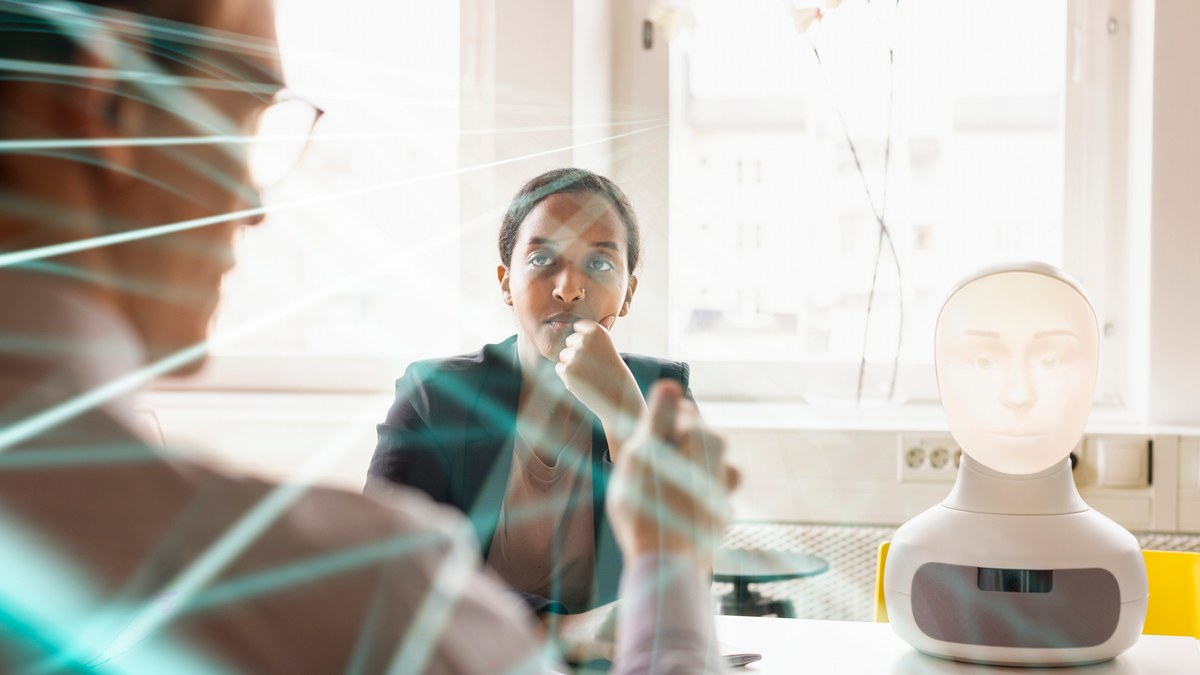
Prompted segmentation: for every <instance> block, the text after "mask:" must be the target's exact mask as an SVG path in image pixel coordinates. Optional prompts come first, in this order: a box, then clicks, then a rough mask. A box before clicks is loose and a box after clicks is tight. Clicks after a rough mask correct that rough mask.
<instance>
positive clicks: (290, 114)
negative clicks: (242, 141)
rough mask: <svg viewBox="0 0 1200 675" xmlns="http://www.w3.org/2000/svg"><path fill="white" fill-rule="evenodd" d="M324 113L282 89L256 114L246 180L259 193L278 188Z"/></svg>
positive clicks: (294, 165)
mask: <svg viewBox="0 0 1200 675" xmlns="http://www.w3.org/2000/svg"><path fill="white" fill-rule="evenodd" d="M323 114H325V111H324V110H321V109H320V108H318V107H317V106H315V105H313V104H312V103H309V102H308V101H305V100H304V99H301V98H298V97H296V96H293V95H292V94H291V93H289V92H288V91H287V90H286V89H283V90H280V91H279V92H278V93H276V94H275V97H274V101H273V102H272V103H271V104H270V105H269V106H267V107H266V109H264V110H263V111H262V113H260V114H259V117H258V126H257V129H256V130H255V133H254V138H253V140H251V141H250V150H249V157H248V162H249V166H250V180H251V181H252V182H253V183H254V186H255V187H256V188H258V189H260V190H265V189H267V188H270V187H273V186H275V185H278V184H279V183H280V182H282V181H283V179H284V178H287V177H288V175H289V174H291V173H292V171H294V170H295V169H296V167H297V166H299V165H300V160H301V159H302V158H303V157H304V151H305V150H307V149H308V144H309V141H310V140H311V139H312V133H313V129H314V128H315V127H316V125H317V120H319V119H320V118H321V115H323Z"/></svg>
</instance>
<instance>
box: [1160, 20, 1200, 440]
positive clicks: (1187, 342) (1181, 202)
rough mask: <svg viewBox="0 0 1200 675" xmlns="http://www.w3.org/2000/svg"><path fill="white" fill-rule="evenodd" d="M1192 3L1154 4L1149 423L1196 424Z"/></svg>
mask: <svg viewBox="0 0 1200 675" xmlns="http://www.w3.org/2000/svg"><path fill="white" fill-rule="evenodd" d="M1198 30H1200V2H1196V1H1195V0H1157V2H1156V3H1155V8H1154V110H1153V141H1152V143H1153V145H1152V153H1153V154H1152V159H1151V188H1150V223H1151V234H1150V318H1149V322H1150V324H1149V325H1150V345H1149V352H1148V353H1149V359H1150V364H1149V365H1150V367H1149V373H1150V384H1149V402H1148V412H1149V417H1150V420H1151V421H1153V422H1161V423H1167V424H1197V423H1200V215H1198V214H1200V208H1198V207H1200V203H1198V200H1197V197H1198V195H1200V75H1198V73H1200V39H1197V31H1198Z"/></svg>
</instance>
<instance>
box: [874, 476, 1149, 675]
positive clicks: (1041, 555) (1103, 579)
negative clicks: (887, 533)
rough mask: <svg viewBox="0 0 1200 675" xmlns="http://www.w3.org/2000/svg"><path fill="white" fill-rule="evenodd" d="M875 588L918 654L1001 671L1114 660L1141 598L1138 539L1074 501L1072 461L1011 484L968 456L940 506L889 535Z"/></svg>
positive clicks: (1138, 623)
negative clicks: (880, 579) (880, 581)
mask: <svg viewBox="0 0 1200 675" xmlns="http://www.w3.org/2000/svg"><path fill="white" fill-rule="evenodd" d="M1004 511H1008V512H1007V513H1006V512H1004ZM883 585H884V597H885V600H886V603H887V612H888V620H889V621H890V622H891V624H892V628H893V630H894V631H895V632H896V634H897V635H898V636H900V637H901V638H902V639H904V640H905V641H906V642H908V643H909V644H911V645H912V646H913V647H915V648H916V649H918V650H920V651H922V652H925V653H927V654H931V655H934V656H940V657H943V658H950V659H954V660H958V661H970V662H975V663H985V664H993V665H1006V666H1008V665H1016V666H1064V665H1080V664H1086V663H1094V662H1098V661H1104V660H1107V659H1111V658H1113V657H1115V656H1116V655H1118V654H1120V653H1121V652H1123V651H1125V650H1127V649H1129V648H1130V647H1131V646H1133V644H1134V643H1135V642H1136V641H1137V638H1138V636H1139V635H1140V634H1141V632H1142V626H1143V623H1144V622H1145V618H1146V604H1147V600H1148V597H1149V594H1148V589H1147V582H1146V567H1145V563H1144V561H1143V558H1142V554H1141V549H1140V547H1139V546H1138V543H1137V540H1136V539H1135V538H1134V537H1133V535H1132V534H1130V533H1129V532H1128V531H1126V530H1125V529H1124V528H1122V527H1121V526H1119V525H1117V524H1116V523H1114V522H1113V521H1111V520H1109V519H1108V518H1106V517H1105V516H1103V515H1101V514H1100V513H1097V512H1096V511H1094V510H1092V509H1090V508H1088V506H1087V505H1086V504H1085V503H1084V502H1083V501H1082V499H1080V498H1079V493H1078V491H1077V490H1076V489H1075V485H1074V480H1073V479H1072V476H1071V467H1070V462H1069V460H1063V461H1062V462H1061V463H1060V464H1058V465H1055V466H1054V467H1051V468H1050V469H1048V470H1046V471H1043V472H1039V473H1038V474H1034V475H1030V476H1013V475H1005V474H1000V473H998V472H994V471H991V470H989V469H988V468H987V467H985V466H983V465H981V464H979V463H978V462H975V461H973V460H971V459H970V457H969V456H968V455H964V456H963V465H962V467H960V471H959V478H958V481H956V483H955V487H954V490H953V492H952V493H951V495H950V496H949V497H948V498H947V499H946V501H944V502H943V503H941V504H939V505H937V506H935V507H933V508H932V509H929V510H928V511H926V512H924V513H922V514H921V515H919V516H917V517H916V518H913V519H912V520H910V521H909V522H908V523H906V524H905V525H904V526H903V527H901V528H900V529H899V530H898V531H897V532H896V535H895V537H894V539H893V540H892V543H891V546H890V548H889V550H888V557H887V564H886V566H885V568H884V579H883Z"/></svg>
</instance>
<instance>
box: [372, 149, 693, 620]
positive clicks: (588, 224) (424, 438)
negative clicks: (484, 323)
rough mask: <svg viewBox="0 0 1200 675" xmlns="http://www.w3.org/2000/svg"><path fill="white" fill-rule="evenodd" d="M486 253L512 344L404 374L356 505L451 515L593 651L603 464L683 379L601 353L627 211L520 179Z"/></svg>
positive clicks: (619, 307)
mask: <svg viewBox="0 0 1200 675" xmlns="http://www.w3.org/2000/svg"><path fill="white" fill-rule="evenodd" d="M499 249H500V262H501V264H500V265H499V267H498V268H497V279H498V280H499V282H500V290H501V296H502V298H503V300H504V302H505V303H506V304H508V305H509V306H511V307H512V308H513V311H514V314H515V316H516V319H517V324H518V331H517V334H516V335H514V336H512V337H510V338H509V339H507V340H505V341H503V342H500V343H498V344H489V345H486V346H484V347H483V348H482V349H481V350H479V351H477V352H474V353H471V354H465V355H462V356H454V357H449V358H443V359H432V360H428V361H420V362H417V363H414V364H412V365H411V366H409V368H408V370H407V371H406V372H405V374H404V376H403V377H402V378H401V379H400V380H399V381H398V382H397V384H396V401H395V403H394V404H393V405H392V408H391V410H390V411H389V412H388V415H387V419H386V420H385V422H384V423H383V424H380V425H379V427H378V429H379V443H378V446H377V447H376V449H375V455H374V457H373V458H372V460H371V465H370V469H369V471H368V479H367V487H366V491H367V492H368V493H370V492H373V491H382V490H386V489H388V486H390V485H391V484H397V483H398V484H403V485H408V486H411V487H416V488H419V489H421V490H424V491H425V492H426V493H428V494H429V496H430V497H432V498H433V499H434V500H435V501H438V502H442V503H446V504H452V505H454V506H456V507H458V508H459V509H461V510H462V511H463V512H464V513H466V514H467V515H468V516H470V519H471V522H472V524H473V525H474V527H475V530H476V532H477V534H478V536H479V540H480V544H481V547H482V548H481V550H482V551H483V552H484V554H485V557H486V558H487V564H488V565H489V566H490V567H492V568H493V569H495V570H496V572H497V573H499V574H500V576H501V577H503V578H504V579H505V580H506V581H507V582H508V583H509V585H510V586H512V587H513V589H514V590H515V591H517V592H518V593H520V594H521V595H522V596H523V598H524V599H525V601H526V602H527V603H528V605H529V606H530V608H531V609H532V610H533V611H534V612H537V613H539V615H541V616H542V617H543V620H546V619H548V616H547V614H548V613H555V614H582V613H587V614H590V615H591V616H590V618H588V620H587V621H588V622H590V625H592V626H595V627H597V630H598V631H599V633H600V635H599V637H600V639H601V641H603V640H604V638H606V637H608V636H607V635H605V634H604V633H606V632H607V631H610V630H611V620H610V619H611V616H613V613H612V611H611V609H612V607H611V605H610V604H609V603H612V602H613V601H614V600H615V599H616V597H617V583H618V580H619V579H620V573H621V556H620V553H619V551H618V549H617V545H616V542H615V540H614V539H613V536H612V532H611V530H610V529H609V527H608V524H607V522H606V518H605V514H604V503H605V488H606V486H607V483H608V478H609V476H610V474H611V470H612V466H613V459H614V457H617V458H619V456H620V451H621V444H622V443H623V442H624V441H625V440H626V439H627V438H628V436H629V435H630V434H631V433H632V430H633V424H634V422H635V421H636V420H637V419H638V416H639V415H640V414H641V412H642V411H643V410H644V409H645V397H646V394H647V391H648V390H649V388H650V386H651V385H652V384H653V383H654V382H655V381H656V380H658V379H660V378H664V377H665V378H671V379H674V380H677V381H678V382H680V384H681V385H682V386H683V389H684V391H685V392H687V391H688V367H687V364H684V363H677V362H673V361H666V360H663V359H657V358H653V357H647V356H638V355H634V354H619V353H618V352H617V350H616V348H615V346H614V345H613V341H612V338H611V336H610V335H609V330H610V329H611V328H612V326H613V324H614V322H615V321H616V320H617V319H618V318H619V317H622V316H625V315H626V314H627V313H628V311H629V307H630V304H631V302H632V300H633V295H634V292H635V291H636V290H637V277H636V276H635V275H634V274H633V272H634V270H635V269H636V267H637V262H638V257H639V253H640V244H639V232H638V226H637V220H636V216H635V215H634V213H633V210H632V208H631V207H630V205H629V202H628V199H627V198H626V197H625V195H624V194H623V193H622V192H621V190H620V188H618V187H617V186H616V185H615V184H613V183H612V182H611V181H609V180H608V179H606V178H604V177H602V176H598V175H596V174H593V173H591V172H588V171H583V170H579V169H560V170H555V171H551V172H548V173H546V174H543V175H541V176H538V177H537V178H535V179H533V180H531V181H530V182H529V183H527V184H526V185H525V186H524V187H523V188H521V190H520V191H519V192H518V193H517V195H516V197H515V198H514V199H513V202H512V204H511V205H510V207H509V209H508V212H507V214H506V215H505V217H504V221H503V224H502V227H501V232H500V239H499ZM688 396H689V397H690V394H688ZM563 621H568V620H567V619H563ZM577 625H585V624H582V623H577ZM561 634H562V633H561V629H560V635H561Z"/></svg>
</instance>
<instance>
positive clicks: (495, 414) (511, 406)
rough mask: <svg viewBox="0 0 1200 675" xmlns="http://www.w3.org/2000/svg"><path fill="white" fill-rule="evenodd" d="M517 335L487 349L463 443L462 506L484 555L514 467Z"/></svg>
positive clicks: (518, 380)
mask: <svg viewBox="0 0 1200 675" xmlns="http://www.w3.org/2000/svg"><path fill="white" fill-rule="evenodd" d="M516 358H517V350H516V340H515V339H509V340H505V341H504V342H502V343H500V344H498V345H495V350H494V351H493V350H489V351H488V353H485V359H484V363H485V366H486V367H485V372H484V379H483V382H482V383H481V384H480V396H479V397H478V398H477V399H476V401H475V407H474V408H473V409H472V410H471V413H470V415H469V419H468V420H464V422H468V423H469V424H471V425H472V426H474V427H475V428H474V429H473V432H474V433H472V434H471V436H473V439H472V440H470V441H468V442H466V443H464V445H463V455H464V456H463V457H462V458H461V463H460V464H459V466H461V467H463V471H462V472H461V475H462V485H461V488H460V489H461V490H462V492H461V494H462V495H463V497H464V500H463V503H464V504H465V505H468V506H467V508H466V509H464V510H465V511H466V513H467V517H468V518H470V520H471V524H472V525H473V526H474V528H475V533H476V535H477V536H478V537H479V544H480V546H481V550H482V552H483V555H484V557H485V558H486V557H487V552H488V549H489V548H490V547H491V543H492V536H493V535H494V534H495V532H496V524H497V523H498V522H499V520H500V508H501V505H502V504H503V503H504V493H505V491H506V490H507V488H508V475H509V472H510V471H511V470H512V448H513V440H514V438H515V435H516V425H517V406H518V404H519V403H520V400H521V370H520V368H519V366H518V365H517V361H516Z"/></svg>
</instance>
